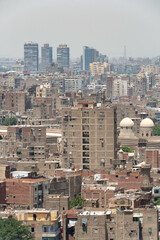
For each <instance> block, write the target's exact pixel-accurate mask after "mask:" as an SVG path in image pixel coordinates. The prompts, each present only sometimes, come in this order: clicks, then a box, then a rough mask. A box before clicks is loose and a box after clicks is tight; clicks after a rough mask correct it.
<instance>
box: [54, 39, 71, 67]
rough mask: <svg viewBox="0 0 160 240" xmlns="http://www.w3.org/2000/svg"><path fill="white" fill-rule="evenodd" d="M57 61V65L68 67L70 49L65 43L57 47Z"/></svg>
mask: <svg viewBox="0 0 160 240" xmlns="http://www.w3.org/2000/svg"><path fill="white" fill-rule="evenodd" d="M57 63H58V66H59V67H63V68H64V69H68V68H69V65H70V49H69V47H67V45H66V44H60V45H59V47H58V48H57Z"/></svg>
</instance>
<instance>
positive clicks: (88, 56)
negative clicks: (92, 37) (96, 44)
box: [83, 46, 98, 71]
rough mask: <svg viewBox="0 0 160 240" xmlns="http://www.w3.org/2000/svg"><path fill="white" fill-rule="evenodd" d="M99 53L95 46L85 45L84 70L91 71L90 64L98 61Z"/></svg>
mask: <svg viewBox="0 0 160 240" xmlns="http://www.w3.org/2000/svg"><path fill="white" fill-rule="evenodd" d="M97 55H98V52H97V51H96V50H95V49H94V48H89V47H87V46H85V47H83V70H86V71H89V64H90V63H93V62H96V61H97Z"/></svg>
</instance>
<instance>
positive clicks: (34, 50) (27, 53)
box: [24, 42, 39, 72]
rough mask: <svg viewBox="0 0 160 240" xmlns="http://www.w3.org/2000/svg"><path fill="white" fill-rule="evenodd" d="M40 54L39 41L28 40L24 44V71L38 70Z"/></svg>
mask: <svg viewBox="0 0 160 240" xmlns="http://www.w3.org/2000/svg"><path fill="white" fill-rule="evenodd" d="M38 65H39V56H38V43H33V42H27V43H25V44H24V71H27V72H38Z"/></svg>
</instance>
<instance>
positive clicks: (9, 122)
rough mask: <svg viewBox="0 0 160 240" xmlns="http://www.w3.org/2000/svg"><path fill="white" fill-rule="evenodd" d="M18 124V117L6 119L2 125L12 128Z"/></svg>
mask: <svg viewBox="0 0 160 240" xmlns="http://www.w3.org/2000/svg"><path fill="white" fill-rule="evenodd" d="M16 124H17V118H16V117H10V118H9V117H8V118H5V120H4V121H3V122H2V125H4V126H10V125H16Z"/></svg>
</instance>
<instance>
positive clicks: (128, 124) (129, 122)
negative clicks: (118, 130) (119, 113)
mask: <svg viewBox="0 0 160 240" xmlns="http://www.w3.org/2000/svg"><path fill="white" fill-rule="evenodd" d="M133 125H134V122H133V121H132V120H131V119H130V118H129V117H126V118H123V119H122V121H121V122H120V127H133Z"/></svg>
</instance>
